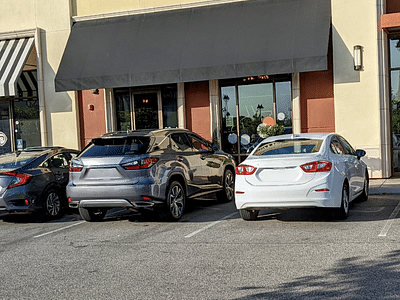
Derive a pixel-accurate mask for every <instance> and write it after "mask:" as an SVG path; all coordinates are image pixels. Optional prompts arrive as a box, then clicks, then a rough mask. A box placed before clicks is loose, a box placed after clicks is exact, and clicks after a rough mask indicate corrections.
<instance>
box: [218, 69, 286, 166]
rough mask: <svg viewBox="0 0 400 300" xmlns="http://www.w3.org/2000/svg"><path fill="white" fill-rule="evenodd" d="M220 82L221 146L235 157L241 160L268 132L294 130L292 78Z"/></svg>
mask: <svg viewBox="0 0 400 300" xmlns="http://www.w3.org/2000/svg"><path fill="white" fill-rule="evenodd" d="M269 78H270V77H266V79H269ZM263 79H264V78H263ZM221 85H222V87H221V108H222V112H221V113H222V131H223V132H222V149H223V150H224V151H226V152H228V153H231V154H233V155H234V156H236V158H237V160H238V161H239V162H240V161H242V160H243V159H244V158H245V157H246V156H247V155H248V153H250V152H251V151H252V150H253V149H254V147H255V146H256V145H258V143H259V142H261V141H262V140H263V139H264V138H265V137H266V136H267V135H276V134H282V133H284V132H285V131H286V132H287V133H290V132H291V126H292V109H291V107H292V101H291V99H292V96H291V82H290V80H285V81H279V82H275V81H274V80H269V81H267V82H266V80H261V82H255V83H250V84H249V83H248V82H245V83H243V81H242V82H241V81H236V83H235V82H234V83H231V84H229V83H228V84H226V86H224V83H222V84H221ZM236 98H237V99H236ZM236 106H237V107H238V111H236ZM237 115H239V128H237V123H238V122H237ZM274 125H275V126H274ZM270 126H272V127H270Z"/></svg>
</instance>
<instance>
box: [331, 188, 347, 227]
mask: <svg viewBox="0 0 400 300" xmlns="http://www.w3.org/2000/svg"><path fill="white" fill-rule="evenodd" d="M349 205H350V198H349V187H348V185H347V184H346V183H345V184H344V185H343V188H342V201H341V204H340V208H335V209H334V211H333V212H334V217H335V219H338V220H346V219H347V216H348V215H349Z"/></svg>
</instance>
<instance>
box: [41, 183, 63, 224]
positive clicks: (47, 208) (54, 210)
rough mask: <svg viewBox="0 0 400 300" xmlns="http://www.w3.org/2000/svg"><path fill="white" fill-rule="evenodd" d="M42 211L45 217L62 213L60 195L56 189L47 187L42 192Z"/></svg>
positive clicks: (55, 216) (52, 216) (54, 216)
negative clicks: (47, 188)
mask: <svg viewBox="0 0 400 300" xmlns="http://www.w3.org/2000/svg"><path fill="white" fill-rule="evenodd" d="M43 212H44V214H45V215H46V216H47V217H50V218H57V217H59V216H60V215H61V213H62V196H61V194H60V192H59V191H58V190H56V189H49V190H47V191H46V192H45V193H44V197H43Z"/></svg>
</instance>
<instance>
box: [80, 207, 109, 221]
mask: <svg viewBox="0 0 400 300" xmlns="http://www.w3.org/2000/svg"><path fill="white" fill-rule="evenodd" d="M79 213H80V215H81V217H82V219H84V220H85V221H88V222H100V221H103V219H104V217H105V216H106V214H107V209H100V208H83V207H79Z"/></svg>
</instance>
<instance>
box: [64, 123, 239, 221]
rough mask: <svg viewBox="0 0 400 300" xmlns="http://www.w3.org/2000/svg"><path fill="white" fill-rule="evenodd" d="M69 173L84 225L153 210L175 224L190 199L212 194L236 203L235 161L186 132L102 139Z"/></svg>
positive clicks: (71, 195) (74, 201) (75, 205)
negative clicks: (113, 213) (116, 211)
mask: <svg viewBox="0 0 400 300" xmlns="http://www.w3.org/2000/svg"><path fill="white" fill-rule="evenodd" d="M69 170H70V179H69V183H68V186H67V196H68V201H69V206H70V207H71V208H78V209H79V212H80V214H81V216H82V218H83V219H84V220H86V221H101V220H102V219H103V218H104V216H105V215H106V212H107V210H109V209H111V208H114V207H121V208H126V209H129V210H133V211H138V210H141V209H153V210H155V211H157V212H158V213H159V215H160V217H161V218H162V219H163V220H165V221H176V220H179V219H180V218H181V217H182V214H183V212H184V210H185V205H186V200H187V199H190V198H194V197H196V196H202V195H207V194H210V193H214V192H216V193H217V199H218V200H219V201H223V202H227V201H232V200H233V199H234V179H235V177H234V172H235V162H234V160H233V158H232V156H230V155H229V154H227V153H224V152H222V151H219V150H218V149H217V147H216V146H215V145H213V144H211V143H210V142H208V141H206V140H204V139H203V138H201V137H200V136H198V135H197V134H195V133H193V132H190V131H188V130H184V129H158V130H138V131H130V132H116V133H109V134H104V135H102V136H101V137H99V138H95V139H93V140H92V141H91V143H90V144H89V145H88V146H87V147H86V148H85V149H83V150H82V152H81V153H80V155H79V156H78V157H76V158H75V159H73V160H72V161H71V164H70V169H69Z"/></svg>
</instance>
